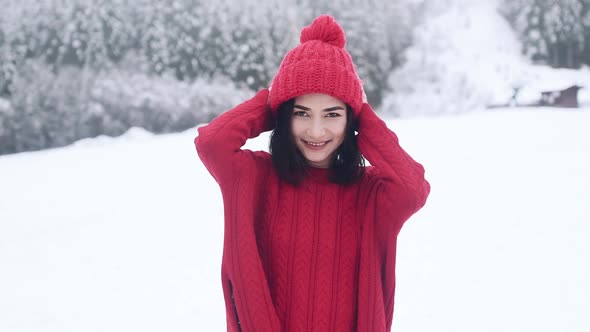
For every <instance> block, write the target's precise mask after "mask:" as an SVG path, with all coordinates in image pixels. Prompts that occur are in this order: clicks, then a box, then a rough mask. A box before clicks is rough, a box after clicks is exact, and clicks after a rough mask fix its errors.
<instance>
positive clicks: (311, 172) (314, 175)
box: [305, 166, 330, 183]
mask: <svg viewBox="0 0 590 332" xmlns="http://www.w3.org/2000/svg"><path fill="white" fill-rule="evenodd" d="M305 178H306V179H309V180H312V181H314V182H319V183H328V182H330V169H329V168H317V167H311V166H308V167H306V168H305Z"/></svg>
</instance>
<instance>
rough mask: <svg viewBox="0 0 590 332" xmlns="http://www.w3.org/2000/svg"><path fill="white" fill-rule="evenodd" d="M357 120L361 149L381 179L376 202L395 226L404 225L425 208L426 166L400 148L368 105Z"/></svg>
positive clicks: (389, 131) (427, 184)
mask: <svg viewBox="0 0 590 332" xmlns="http://www.w3.org/2000/svg"><path fill="white" fill-rule="evenodd" d="M358 120H359V129H358V145H359V149H360V150H361V153H362V154H363V155H364V156H365V158H367V160H368V161H369V162H370V163H371V165H373V166H374V168H375V169H376V173H377V177H378V178H379V179H380V188H378V196H377V200H378V204H379V207H380V209H383V210H385V211H381V212H382V213H385V214H386V215H387V214H389V217H390V218H393V219H396V220H397V222H396V221H393V222H394V223H396V224H400V223H403V222H404V221H405V220H406V219H408V218H409V217H410V216H411V215H412V214H414V213H415V212H417V211H418V210H419V209H420V208H421V207H422V206H424V204H425V203H426V198H427V197H428V195H429V193H430V184H429V183H428V181H426V179H425V178H424V167H422V165H421V164H419V163H418V162H416V161H415V160H414V159H412V157H410V155H408V153H407V152H406V151H405V150H404V149H403V148H402V147H401V146H400V145H399V141H398V137H397V135H396V134H395V133H394V132H393V131H391V130H390V129H389V128H387V125H386V124H385V122H384V121H383V120H381V119H380V118H379V116H377V114H376V113H375V112H374V111H373V109H372V108H371V106H370V105H369V104H367V103H365V104H363V107H362V109H361V112H360V114H359V119H358ZM399 226H401V225H399Z"/></svg>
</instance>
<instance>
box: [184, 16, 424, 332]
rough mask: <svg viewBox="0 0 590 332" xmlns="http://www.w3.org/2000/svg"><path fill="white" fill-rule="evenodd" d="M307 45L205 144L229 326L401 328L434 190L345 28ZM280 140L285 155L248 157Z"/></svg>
mask: <svg viewBox="0 0 590 332" xmlns="http://www.w3.org/2000/svg"><path fill="white" fill-rule="evenodd" d="M300 41H301V44H300V45H299V46H297V47H295V48H294V49H292V50H291V51H289V52H288V53H287V55H286V56H285V58H284V59H283V61H282V63H281V66H280V68H279V70H278V73H277V74H276V76H275V77H274V79H273V83H272V85H271V89H263V90H261V91H259V92H258V93H257V94H256V95H255V96H254V97H253V98H252V99H250V100H247V101H245V102H244V103H242V104H240V105H238V106H236V107H235V108H233V109H232V110H230V111H228V112H226V113H224V114H222V115H221V116H219V117H218V118H217V119H215V120H213V121H212V122H211V123H210V124H209V125H207V126H205V127H201V128H199V136H198V137H197V138H196V139H195V145H196V148H197V151H198V154H199V156H200V158H201V159H202V161H203V163H204V165H205V166H206V167H207V169H208V170H209V172H210V173H211V175H212V176H213V177H214V178H215V180H216V181H217V182H218V184H219V186H220V188H221V192H222V196H223V201H224V213H225V236H224V248H223V259H222V267H221V277H222V286H223V291H224V296H225V303H226V314H227V330H228V331H247V332H249V331H255V332H261V331H262V332H265V331H269V332H270V331H273V332H276V331H285V332H292V331H338V332H340V331H361V332H377V331H389V330H390V329H391V321H392V317H393V302H394V301H393V299H394V290H395V255H396V239H397V235H398V233H399V231H400V229H401V227H402V225H403V223H404V222H405V221H406V220H407V219H408V218H409V217H410V216H411V215H412V214H414V213H415V212H416V211H418V210H419V209H420V208H421V207H422V206H423V205H424V203H425V201H426V198H427V196H428V194H429V192H430V186H429V184H428V182H427V181H426V180H425V179H424V169H423V167H422V166H421V165H420V164H419V163H417V162H415V161H414V160H413V159H412V158H411V157H410V156H409V155H408V154H407V153H406V152H405V151H404V150H403V149H402V148H401V147H400V146H399V144H398V139H397V136H396V135H395V134H394V133H393V132H392V131H390V130H389V129H388V128H387V127H386V125H385V123H384V122H383V121H382V120H381V119H379V117H378V116H377V115H376V114H375V112H374V111H373V110H372V108H371V106H370V105H369V104H367V103H366V102H364V97H363V96H364V92H363V90H362V82H361V81H360V79H359V78H358V76H357V74H356V71H355V66H354V64H353V62H352V59H351V57H350V54H349V53H348V52H347V51H346V50H345V48H344V45H345V36H344V32H343V31H342V29H341V27H340V26H339V25H338V23H337V22H336V21H335V20H334V19H333V18H332V17H330V16H327V15H322V16H319V17H318V18H316V19H315V20H314V21H313V23H312V24H311V25H310V26H308V27H306V28H304V29H303V31H302V32H301V38H300ZM273 129H274V130H273ZM269 130H273V133H272V137H271V145H270V151H271V154H269V153H266V152H263V151H256V152H252V151H249V150H242V149H241V147H242V146H243V145H244V144H245V142H246V140H247V139H249V138H254V137H256V136H258V135H259V134H260V133H262V132H265V131H269ZM355 132H358V135H356V133H355ZM363 157H365V158H367V159H368V160H369V162H370V163H371V165H372V166H367V167H365V165H364V159H363Z"/></svg>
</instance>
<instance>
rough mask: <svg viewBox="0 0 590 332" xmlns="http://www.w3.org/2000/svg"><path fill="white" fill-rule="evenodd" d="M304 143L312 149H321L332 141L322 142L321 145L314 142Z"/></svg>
mask: <svg viewBox="0 0 590 332" xmlns="http://www.w3.org/2000/svg"><path fill="white" fill-rule="evenodd" d="M302 141H303V142H305V144H306V145H307V146H309V147H310V148H314V149H321V148H323V147H324V146H326V144H328V143H329V142H330V141H325V142H321V143H314V142H308V141H305V140H302Z"/></svg>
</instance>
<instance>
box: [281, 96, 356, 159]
mask: <svg viewBox="0 0 590 332" xmlns="http://www.w3.org/2000/svg"><path fill="white" fill-rule="evenodd" d="M345 129H346V104H345V103H344V102H343V101H341V100H340V99H337V98H334V97H332V96H330V95H326V94H322V93H311V94H307V95H303V96H299V97H297V98H295V103H294V106H293V114H292V117H291V131H292V132H293V138H294V140H295V144H296V145H297V148H298V149H299V151H301V154H303V157H305V159H306V160H307V163H308V164H309V165H310V166H313V167H318V168H328V167H330V163H331V161H332V157H333V155H334V153H335V152H336V149H337V148H338V147H339V146H340V144H342V142H343V141H344V135H345Z"/></svg>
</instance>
